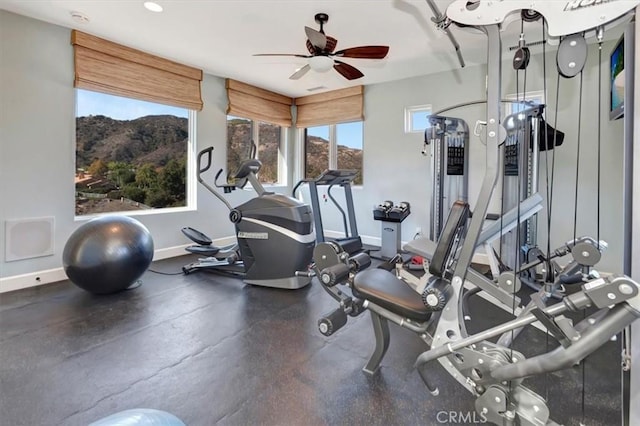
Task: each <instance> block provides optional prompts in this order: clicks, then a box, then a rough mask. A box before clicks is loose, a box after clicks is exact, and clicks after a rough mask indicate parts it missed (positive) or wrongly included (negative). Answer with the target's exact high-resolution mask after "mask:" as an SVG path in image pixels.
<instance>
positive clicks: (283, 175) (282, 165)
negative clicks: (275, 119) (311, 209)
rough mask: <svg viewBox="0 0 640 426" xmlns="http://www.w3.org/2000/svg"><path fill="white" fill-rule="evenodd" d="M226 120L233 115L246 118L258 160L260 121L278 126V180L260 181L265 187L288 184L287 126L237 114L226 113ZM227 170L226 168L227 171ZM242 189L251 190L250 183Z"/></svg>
mask: <svg viewBox="0 0 640 426" xmlns="http://www.w3.org/2000/svg"><path fill="white" fill-rule="evenodd" d="M226 117H227V118H226V120H227V121H228V120H229V117H233V118H238V119H241V120H248V121H250V122H251V124H250V126H251V139H252V140H253V141H254V142H255V144H256V157H257V159H258V160H260V123H264V124H270V125H273V126H280V141H279V144H278V156H277V158H278V164H277V166H278V180H277V182H272V183H266V182H261V183H262V185H263V186H264V187H265V188H277V187H284V186H287V185H288V175H287V161H286V158H287V149H286V147H287V133H288V130H289V128H288V127H284V126H282V125H280V124H277V123H267V122H266V121H260V120H254V119H253V118H246V117H240V116H237V115H230V114H227V116H226ZM227 129H228V128H227V127H226V124H225V133H226V142H225V143H226V147H227V149H228V143H229V132H228V131H227ZM226 156H227V158H226V161H225V164H228V158H229V152H228V151H227V153H226ZM228 172H229V171H228V170H227V173H228ZM243 189H246V190H248V191H251V190H252V188H251V185H248V186H245V187H244V188H243Z"/></svg>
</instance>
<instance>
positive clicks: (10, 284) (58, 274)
mask: <svg viewBox="0 0 640 426" xmlns="http://www.w3.org/2000/svg"><path fill="white" fill-rule="evenodd" d="M234 241H235V237H223V238H218V239H216V240H214V242H213V243H214V244H215V245H221V246H222V245H227V244H231V243H233V242H234ZM190 245H191V244H183V245H179V246H175V247H167V248H162V249H158V250H155V251H154V252H153V260H154V261H156V260H163V259H169V258H172V257H178V256H183V255H184V254H186V251H185V248H187V247H189V246H190ZM66 279H67V274H66V273H65V272H64V269H63V268H62V267H60V268H54V269H47V270H44V271H37V272H29V273H26V274H21V275H13V276H10V277H4V278H0V294H1V293H7V292H10V291H16V290H22V289H25V288H31V287H37V286H40V285H45V284H51V283H55V282H58V281H64V280H66Z"/></svg>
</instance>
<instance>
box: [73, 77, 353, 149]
mask: <svg viewBox="0 0 640 426" xmlns="http://www.w3.org/2000/svg"><path fill="white" fill-rule="evenodd" d="M76 105H77V106H76V108H77V111H76V116H77V117H87V116H89V115H104V116H106V117H110V118H113V119H114V120H134V119H136V118H140V117H145V116H147V115H175V116H176V117H185V118H187V117H188V115H189V110H187V109H185V108H178V107H172V106H169V105H161V104H157V103H152V102H145V101H139V100H135V99H129V98H123V97H119V96H112V95H106V94H103V93H98V92H92V91H89V90H82V89H78V100H77V103H76ZM308 133H309V134H310V135H312V136H318V137H321V138H323V139H326V140H329V126H318V127H310V128H309V129H308ZM336 134H337V138H338V141H337V142H338V145H345V146H348V147H350V148H359V149H362V144H363V134H362V122H355V123H341V124H338V125H337V128H336Z"/></svg>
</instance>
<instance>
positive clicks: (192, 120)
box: [71, 87, 198, 222]
mask: <svg viewBox="0 0 640 426" xmlns="http://www.w3.org/2000/svg"><path fill="white" fill-rule="evenodd" d="M79 90H85V91H89V92H94V93H99V94H103V95H107V96H115V97H118V98H123V99H129V100H133V101H143V102H149V103H154V104H158V105H164V104H162V103H160V102H153V101H146V100H142V99H136V98H132V97H129V96H122V95H115V94H111V93H102V92H96V91H95V90H90V89H83V88H79V87H78V88H75V89H74V97H75V113H74V115H73V121H74V124H73V127H74V138H73V144H72V146H71V149H72V156H73V165H74V175H75V173H76V172H77V170H78V167H77V164H76V159H77V158H76V150H77V140H76V137H75V132H76V131H77V124H76V120H77V118H78V91H79ZM177 108H183V109H185V110H186V111H187V131H188V132H189V135H188V138H187V147H186V154H187V160H186V162H185V167H186V171H185V205H184V206H181V207H161V208H151V209H147V210H123V211H116V212H100V213H89V214H84V215H78V214H76V213H75V208H74V221H77V222H83V221H86V220H90V219H93V218H95V217H101V216H106V215H112V214H118V215H122V216H146V215H154V214H171V213H177V212H186V211H195V210H197V209H198V205H197V202H198V198H197V177H196V167H197V165H196V147H197V140H196V138H197V133H196V129H197V116H198V114H197V111H196V110H194V109H188V108H185V107H177ZM73 192H74V197H73V198H74V205H75V198H76V197H75V192H76V187H75V184H73Z"/></svg>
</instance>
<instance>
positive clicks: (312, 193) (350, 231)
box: [292, 170, 362, 253]
mask: <svg viewBox="0 0 640 426" xmlns="http://www.w3.org/2000/svg"><path fill="white" fill-rule="evenodd" d="M358 173H359V172H358V170H325V171H324V172H322V173H321V174H320V175H319V176H318V177H316V178H310V179H302V180H300V181H299V182H298V183H297V184H296V186H294V187H293V191H292V195H293V196H294V197H296V193H297V191H298V188H300V187H301V186H302V185H304V184H307V185H308V186H309V198H310V199H311V209H312V210H313V223H314V226H315V233H316V242H317V243H323V242H325V235H324V227H323V225H322V213H321V211H320V197H319V194H318V187H320V186H326V187H327V197H328V198H329V199H330V200H331V202H332V203H333V205H334V206H335V207H336V208H337V209H338V211H339V212H340V215H341V216H342V224H343V226H344V237H340V238H336V239H334V240H333V241H335V242H337V243H338V244H340V245H341V246H342V247H343V248H344V249H345V251H347V252H348V253H357V252H359V251H362V240H361V238H360V235H359V234H358V226H357V225H356V213H355V208H354V207H353V194H352V193H351V183H352V182H353V180H354V179H355V178H356V176H357V175H358ZM334 186H338V187H340V188H342V189H343V191H344V200H345V203H346V205H347V211H346V212H345V211H344V209H343V208H342V207H341V206H340V203H338V201H337V200H336V199H335V198H334V197H333V195H332V194H331V189H332V188H333V187H334Z"/></svg>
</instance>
